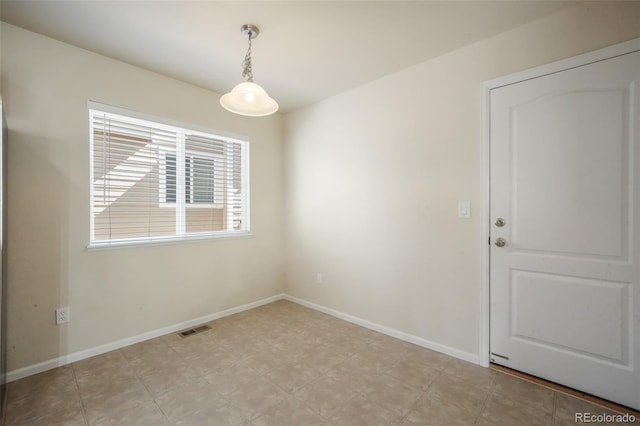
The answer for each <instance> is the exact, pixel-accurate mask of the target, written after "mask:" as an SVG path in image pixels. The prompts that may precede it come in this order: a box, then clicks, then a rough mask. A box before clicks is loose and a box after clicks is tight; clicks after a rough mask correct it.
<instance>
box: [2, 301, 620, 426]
mask: <svg viewBox="0 0 640 426" xmlns="http://www.w3.org/2000/svg"><path fill="white" fill-rule="evenodd" d="M209 325H210V326H211V330H208V331H205V332H202V333H199V334H195V335H192V336H189V337H186V338H182V337H179V336H178V335H177V334H171V335H167V336H163V337H159V338H156V339H153V340H148V341H146V342H143V343H139V344H136V345H133V346H129V347H126V348H123V349H120V350H116V351H113V352H109V353H106V354H104V355H100V356H96V357H93V358H90V359H86V360H83V361H80V362H76V363H74V364H71V365H68V366H65V367H61V368H57V369H55V370H51V371H47V372H44V373H41V374H38V375H35V376H31V377H28V378H25V379H22V380H19V381H16V382H13V383H11V384H10V385H9V392H8V405H7V418H6V424H7V425H47V426H51V425H107V424H109V425H125V426H128V425H150V426H151V425H153V426H155V425H195V426H199V425H282V426H298V425H348V426H357V425H447V426H450V425H482V426H484V425H508V426H513V425H559V426H560V425H562V426H564V425H569V424H573V419H574V414H575V413H576V412H590V413H592V414H602V413H613V412H611V411H609V410H605V409H604V408H600V407H598V406H596V405H593V404H590V403H588V402H585V401H582V400H580V399H576V398H574V397H572V396H568V395H565V394H562V393H559V392H556V391H554V390H551V389H548V388H546V387H542V386H540V385H537V384H533V383H529V382H526V381H524V380H521V379H519V378H515V377H512V376H510V375H507V374H504V373H501V372H497V371H494V370H491V369H487V368H482V367H478V366H475V365H473V364H470V363H467V362H464V361H460V360H457V359H454V358H452V357H449V356H447V355H443V354H440V353H437V352H433V351H430V350H427V349H424V348H421V347H418V346H415V345H412V344H409V343H406V342H403V341H400V340H397V339H394V338H391V337H388V336H385V335H382V334H379V333H376V332H373V331H371V330H368V329H366V328H362V327H358V326H355V325H353V324H351V323H348V322H345V321H342V320H339V319H336V318H333V317H331V316H328V315H325V314H322V313H319V312H316V311H313V310H311V309H307V308H305V307H302V306H300V305H297V304H294V303H291V302H287V301H278V302H275V303H271V304H269V305H265V306H262V307H259V308H256V309H253V310H250V311H246V312H242V313H239V314H236V315H232V316H229V317H225V318H222V319H219V320H216V321H213V322H211V323H210V324H209Z"/></svg>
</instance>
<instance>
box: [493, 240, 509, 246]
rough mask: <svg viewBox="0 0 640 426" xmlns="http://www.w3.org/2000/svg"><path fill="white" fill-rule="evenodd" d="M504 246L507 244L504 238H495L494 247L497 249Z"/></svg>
mask: <svg viewBox="0 0 640 426" xmlns="http://www.w3.org/2000/svg"><path fill="white" fill-rule="evenodd" d="M505 244H507V240H505V239H504V238H496V245H497V246H498V247H504V246H505Z"/></svg>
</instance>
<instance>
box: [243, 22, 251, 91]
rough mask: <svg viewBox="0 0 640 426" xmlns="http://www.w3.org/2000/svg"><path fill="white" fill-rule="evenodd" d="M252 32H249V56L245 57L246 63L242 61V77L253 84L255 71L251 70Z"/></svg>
mask: <svg viewBox="0 0 640 426" xmlns="http://www.w3.org/2000/svg"><path fill="white" fill-rule="evenodd" d="M251 35H252V34H251V32H249V37H248V38H249V49H247V54H246V55H244V61H242V76H243V77H244V78H246V79H247V81H250V82H252V83H253V69H252V68H251Z"/></svg>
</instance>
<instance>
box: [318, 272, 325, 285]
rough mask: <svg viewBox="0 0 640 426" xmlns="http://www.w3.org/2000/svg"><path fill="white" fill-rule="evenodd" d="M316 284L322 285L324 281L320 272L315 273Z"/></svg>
mask: <svg viewBox="0 0 640 426" xmlns="http://www.w3.org/2000/svg"><path fill="white" fill-rule="evenodd" d="M316 284H324V279H323V277H322V272H317V273H316Z"/></svg>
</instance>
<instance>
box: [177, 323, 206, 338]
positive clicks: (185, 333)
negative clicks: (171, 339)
mask: <svg viewBox="0 0 640 426" xmlns="http://www.w3.org/2000/svg"><path fill="white" fill-rule="evenodd" d="M207 330H211V327H210V326H208V325H206V324H205V325H199V326H198V327H194V328H190V329H189V330H184V331H181V332H180V333H178V336H180V337H188V336H193V335H194V334H197V333H202V332H203V331H207Z"/></svg>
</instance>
